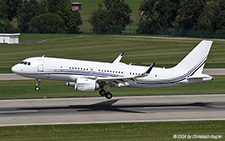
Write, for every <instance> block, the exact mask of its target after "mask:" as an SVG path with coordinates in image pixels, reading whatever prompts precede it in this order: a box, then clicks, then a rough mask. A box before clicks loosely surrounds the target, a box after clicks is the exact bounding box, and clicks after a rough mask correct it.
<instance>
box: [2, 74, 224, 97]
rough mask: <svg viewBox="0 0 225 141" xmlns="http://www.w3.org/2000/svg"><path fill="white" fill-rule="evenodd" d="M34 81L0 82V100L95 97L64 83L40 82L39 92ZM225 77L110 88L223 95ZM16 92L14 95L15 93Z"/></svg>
mask: <svg viewBox="0 0 225 141" xmlns="http://www.w3.org/2000/svg"><path fill="white" fill-rule="evenodd" d="M35 83H36V81H35V80H20V81H0V92H1V93H0V99H18V98H44V97H47V98H55V97H59V98H60V97H96V96H100V95H99V94H98V91H96V92H95V93H84V92H77V91H75V90H74V88H72V87H66V86H65V83H64V82H57V81H42V82H41V86H40V88H41V90H40V91H38V92H36V91H35V90H34V87H35ZM224 84H225V76H215V77H214V80H213V81H210V82H204V83H200V84H193V85H186V86H181V87H171V88H160V89H138V88H111V92H112V94H113V95H114V96H136V95H138V96H142V95H181V94H224V93H225V87H224ZM15 92H16V93H15Z"/></svg>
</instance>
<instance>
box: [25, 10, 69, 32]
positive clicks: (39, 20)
mask: <svg viewBox="0 0 225 141" xmlns="http://www.w3.org/2000/svg"><path fill="white" fill-rule="evenodd" d="M29 31H30V32H33V33H65V31H64V21H63V20H62V19H61V18H60V17H59V16H58V15H56V14H53V13H47V14H41V15H39V16H35V17H34V18H32V20H31V21H30V25H29Z"/></svg>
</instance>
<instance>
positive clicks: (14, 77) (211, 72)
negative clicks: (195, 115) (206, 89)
mask: <svg viewBox="0 0 225 141" xmlns="http://www.w3.org/2000/svg"><path fill="white" fill-rule="evenodd" d="M203 73H205V74H209V75H225V69H204V70H203ZM29 79H32V78H26V77H22V76H19V75H16V74H14V73H2V74H0V80H29Z"/></svg>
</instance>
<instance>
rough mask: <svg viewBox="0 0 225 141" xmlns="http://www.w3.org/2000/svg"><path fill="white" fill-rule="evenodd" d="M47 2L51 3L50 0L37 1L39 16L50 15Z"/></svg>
mask: <svg viewBox="0 0 225 141" xmlns="http://www.w3.org/2000/svg"><path fill="white" fill-rule="evenodd" d="M49 2H51V0H39V1H38V5H39V11H40V14H46V13H50V12H49V11H50V10H49V9H50V4H49Z"/></svg>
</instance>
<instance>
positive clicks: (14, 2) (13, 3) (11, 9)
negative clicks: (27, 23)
mask: <svg viewBox="0 0 225 141" xmlns="http://www.w3.org/2000/svg"><path fill="white" fill-rule="evenodd" d="M21 3H22V0H7V6H8V9H7V15H8V20H9V21H12V19H13V18H14V17H15V16H16V15H17V9H18V7H19V6H20V5H21Z"/></svg>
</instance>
